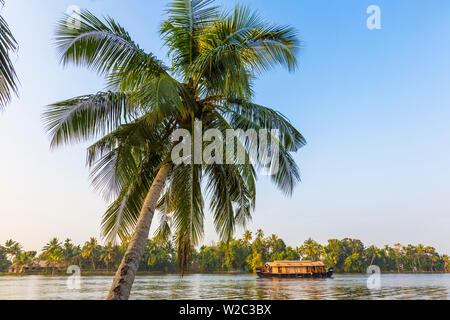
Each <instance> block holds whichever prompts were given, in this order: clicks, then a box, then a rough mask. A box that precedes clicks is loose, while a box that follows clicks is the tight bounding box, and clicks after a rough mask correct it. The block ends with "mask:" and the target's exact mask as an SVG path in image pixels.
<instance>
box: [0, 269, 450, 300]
mask: <svg viewBox="0 0 450 320" xmlns="http://www.w3.org/2000/svg"><path fill="white" fill-rule="evenodd" d="M68 279H69V278H68V277H62V276H57V277H49V276H37V275H30V276H0V300H17V299H18V300H73V299H75V300H85V299H104V298H105V297H106V294H107V291H108V289H109V286H110V285H111V282H112V277H110V276H83V277H81V278H80V281H79V282H78V283H77V282H69V284H68ZM72 279H73V278H72ZM367 280H368V276H367V275H339V274H338V275H335V276H334V277H333V278H332V279H317V280H315V279H314V280H312V279H258V278H257V277H256V276H254V275H251V274H242V275H219V274H208V275H206V274H195V275H187V276H185V277H184V278H183V279H181V278H180V277H179V276H177V275H155V276H138V277H137V278H136V281H135V284H134V287H133V294H132V297H131V298H132V299H139V300H146V299H157V300H160V299H162V300H178V299H183V300H184V299H194V300H205V299H213V300H214V299H225V300H241V299H242V300H247V299H248V300H255V299H256V300H263V299H273V300H276V299H283V300H286V299H289V300H303V299H311V300H317V299H332V300H340V299H366V300H367V299H442V300H450V274H382V275H381V277H380V281H379V283H378V282H373V281H372V282H371V283H372V285H371V286H369V287H373V286H374V284H379V285H375V287H373V288H372V289H369V288H368V285H367ZM77 284H79V286H78V285H77Z"/></svg>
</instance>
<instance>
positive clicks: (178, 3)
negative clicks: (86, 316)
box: [44, 0, 305, 299]
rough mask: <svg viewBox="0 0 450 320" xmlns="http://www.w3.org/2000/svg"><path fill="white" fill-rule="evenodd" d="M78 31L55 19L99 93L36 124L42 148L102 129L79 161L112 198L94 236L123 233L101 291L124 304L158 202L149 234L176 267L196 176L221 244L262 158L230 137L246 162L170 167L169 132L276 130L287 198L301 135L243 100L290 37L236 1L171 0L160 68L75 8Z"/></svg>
mask: <svg viewBox="0 0 450 320" xmlns="http://www.w3.org/2000/svg"><path fill="white" fill-rule="evenodd" d="M79 26H80V27H79V28H77V29H74V28H72V27H71V26H68V24H67V20H66V19H64V20H63V21H62V22H61V23H60V24H59V27H58V29H57V45H58V47H59V49H60V51H61V53H62V62H63V63H64V64H67V63H75V64H78V65H80V64H83V65H86V66H88V67H90V68H92V69H95V70H97V71H98V72H99V73H101V74H103V75H105V76H106V79H107V84H108V86H107V87H108V89H109V91H106V92H101V93H97V94H94V95H86V96H82V97H77V98H74V99H70V100H67V101H63V102H60V103H56V104H53V105H51V106H50V107H49V108H48V110H47V111H46V113H45V114H44V119H45V121H46V125H47V128H48V131H49V132H50V135H51V144H52V146H59V145H64V144H67V143H71V142H76V141H86V140H89V139H91V138H93V137H98V136H102V138H101V139H100V140H99V141H97V142H96V143H95V144H94V145H92V146H91V147H90V148H89V149H88V165H89V166H90V167H91V168H92V179H93V183H94V185H95V186H96V187H97V188H98V189H99V190H100V191H101V192H103V193H104V195H105V196H106V197H107V198H108V199H111V197H112V198H113V199H115V201H114V202H113V203H112V205H111V206H110V208H109V209H108V210H107V212H106V213H105V216H104V220H103V225H102V231H103V235H104V236H105V238H106V239H108V240H110V241H111V240H115V238H116V236H119V237H120V238H121V239H122V240H123V239H130V238H131V241H130V245H129V247H128V250H127V252H126V253H125V256H124V258H123V261H122V263H121V265H120V267H119V270H118V271H117V274H116V277H115V280H114V283H113V285H112V288H111V291H110V294H109V297H108V298H109V299H127V298H128V296H129V294H130V290H131V286H132V283H133V281H134V278H135V274H136V271H137V268H138V266H139V261H140V260H141V258H142V256H143V253H144V249H145V246H146V242H147V239H148V235H149V230H150V226H151V223H152V220H153V216H154V212H155V210H156V208H157V207H158V209H159V210H160V212H161V221H160V226H159V229H158V236H159V237H160V238H167V237H169V235H170V234H174V235H175V236H176V240H177V243H176V244H177V249H178V255H177V256H178V258H179V264H180V269H181V271H182V272H184V269H185V268H186V266H187V264H188V261H189V256H190V252H191V250H192V248H193V247H194V246H195V245H197V244H198V242H199V240H200V239H201V237H202V234H203V222H204V205H205V198H204V196H203V191H204V190H202V187H201V186H202V182H205V183H206V186H207V187H206V190H205V191H207V192H208V195H209V197H208V198H209V199H210V208H211V211H212V212H213V215H214V220H215V227H216V230H217V231H218V233H219V235H220V237H221V239H222V240H229V239H231V237H232V235H233V233H234V231H235V228H236V225H245V224H246V222H247V221H248V219H249V218H250V214H251V210H252V209H253V208H254V202H255V178H256V170H255V168H257V167H258V166H261V167H263V166H264V163H265V161H259V162H257V163H256V166H254V165H252V164H251V163H250V161H249V159H250V155H251V154H253V153H254V152H255V151H258V145H255V144H250V143H243V142H242V141H240V140H238V141H237V142H236V143H237V144H238V145H239V146H241V147H242V148H243V149H244V151H245V160H246V162H245V164H237V163H236V162H234V163H232V164H226V165H225V164H217V163H214V164H210V163H205V162H204V161H202V162H201V164H197V163H196V162H194V161H193V160H194V159H192V158H190V159H188V161H184V162H183V163H174V162H173V161H172V157H171V153H172V151H173V149H174V147H175V146H176V144H177V141H173V140H172V139H171V137H172V134H173V133H174V131H175V130H177V129H183V130H185V131H187V132H189V133H191V134H192V133H194V131H195V130H196V123H197V122H198V121H202V125H203V129H204V130H208V129H217V130H219V131H220V132H222V133H224V132H226V131H227V130H231V131H234V132H235V133H238V131H237V130H239V129H242V130H247V129H255V130H261V129H265V130H268V131H269V132H271V130H272V129H278V130H279V132H280V135H279V137H277V136H275V135H271V136H270V138H271V143H278V144H279V146H280V157H279V166H280V169H279V170H278V171H277V172H276V173H274V174H273V175H272V180H273V181H274V182H275V184H276V185H277V186H278V187H279V188H281V190H282V191H284V192H285V193H286V194H291V193H292V191H293V189H294V187H295V184H296V183H297V182H298V180H299V172H298V168H297V166H296V164H295V162H294V160H293V158H292V155H291V153H292V152H296V151H297V150H298V149H299V148H300V147H302V146H303V145H304V144H305V140H304V138H303V137H302V135H301V134H300V133H299V132H298V131H297V130H296V129H295V128H294V127H293V126H292V125H291V124H290V123H289V121H288V120H287V119H286V118H285V117H284V116H282V115H281V114H279V113H278V112H276V111H274V110H273V109H270V108H267V107H264V106H261V105H257V104H255V103H253V102H252V98H253V92H252V84H253V81H254V79H255V78H256V76H257V75H258V74H260V73H261V72H263V71H266V70H268V69H270V68H271V67H273V66H275V65H282V66H286V67H287V68H288V69H289V70H294V69H295V67H296V58H295V54H296V50H297V47H298V40H297V34H296V32H295V30H293V29H292V28H290V27H287V26H278V25H273V24H270V23H267V22H266V21H265V20H263V19H262V18H261V17H260V16H258V15H257V14H254V13H252V12H251V11H249V10H248V9H246V8H243V7H239V6H238V7H236V9H235V10H234V12H232V13H231V14H229V13H224V12H221V11H220V10H219V9H218V8H217V7H215V6H213V1H211V0H192V1H191V0H175V1H173V2H171V4H170V6H169V9H168V19H167V20H166V21H165V22H163V24H162V28H161V36H162V38H163V40H164V42H165V44H166V45H167V46H168V48H169V57H170V58H171V61H172V67H171V68H169V67H166V66H165V65H163V63H162V62H161V61H159V60H157V59H156V57H155V56H154V55H152V54H150V53H146V52H145V51H144V50H142V49H141V48H140V47H139V46H138V45H137V44H136V43H135V42H133V41H132V39H131V37H130V36H129V34H128V33H127V32H126V31H125V29H124V28H123V27H121V26H120V25H119V24H118V23H116V22H115V21H114V20H113V19H111V18H106V19H105V20H104V21H102V20H100V19H98V18H97V17H95V16H94V15H93V14H91V13H90V12H88V11H83V12H82V13H81V14H80V16H79ZM259 160H261V159H259ZM133 231H134V232H133Z"/></svg>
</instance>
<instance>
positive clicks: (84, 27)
mask: <svg viewBox="0 0 450 320" xmlns="http://www.w3.org/2000/svg"><path fill="white" fill-rule="evenodd" d="M74 24H76V25H77V26H76V27H74ZM55 40H56V46H57V48H58V50H59V51H60V53H61V62H62V63H63V64H67V63H74V64H76V65H86V66H88V67H89V68H92V69H93V70H96V71H97V72H99V73H100V74H108V73H111V72H116V73H119V74H124V73H125V72H126V71H127V70H128V71H132V73H134V74H135V73H138V72H139V71H142V68H146V72H147V73H155V74H160V73H162V72H165V68H164V66H163V65H162V63H161V62H160V61H159V60H157V59H156V58H154V57H153V56H152V55H149V54H146V53H145V52H144V51H143V50H142V49H140V48H139V46H138V45H137V44H135V43H134V42H133V40H132V39H131V37H130V35H129V33H128V32H127V31H126V30H125V29H124V28H123V27H122V26H121V25H119V24H118V23H117V22H115V21H114V20H113V19H112V18H109V17H106V18H104V21H102V20H100V19H99V18H97V17H96V16H95V15H93V14H92V13H91V12H89V11H87V10H83V11H81V13H80V14H79V16H78V17H70V16H67V15H66V17H65V18H63V19H62V20H61V21H60V22H59V23H58V25H57V29H56V38H55ZM130 77H131V76H130Z"/></svg>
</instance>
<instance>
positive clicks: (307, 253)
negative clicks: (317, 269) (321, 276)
mask: <svg viewBox="0 0 450 320" xmlns="http://www.w3.org/2000/svg"><path fill="white" fill-rule="evenodd" d="M300 253H301V255H303V256H304V257H305V258H306V259H308V260H313V261H318V260H320V258H321V256H322V253H323V247H322V246H321V245H320V244H319V243H317V242H316V241H314V240H313V239H311V238H309V239H308V240H306V241H305V242H304V243H303V245H302V246H301V247H300Z"/></svg>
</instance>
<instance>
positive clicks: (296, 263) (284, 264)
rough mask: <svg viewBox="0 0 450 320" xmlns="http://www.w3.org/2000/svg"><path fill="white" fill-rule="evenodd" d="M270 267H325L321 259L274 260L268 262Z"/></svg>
mask: <svg viewBox="0 0 450 320" xmlns="http://www.w3.org/2000/svg"><path fill="white" fill-rule="evenodd" d="M268 265H269V266H271V267H325V264H324V263H323V262H322V261H292V260H290V261H274V262H269V263H268Z"/></svg>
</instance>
